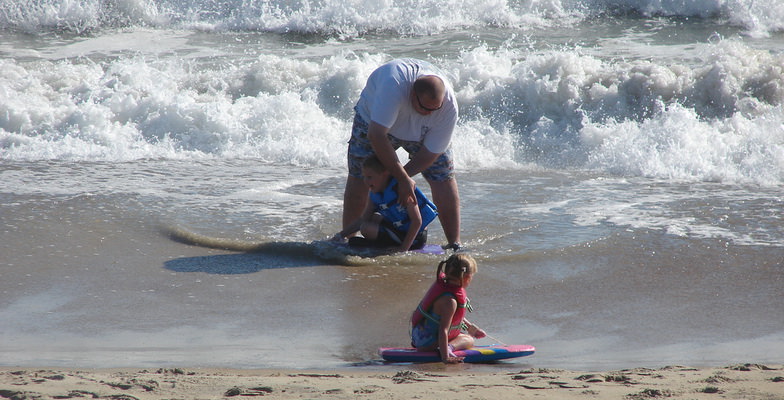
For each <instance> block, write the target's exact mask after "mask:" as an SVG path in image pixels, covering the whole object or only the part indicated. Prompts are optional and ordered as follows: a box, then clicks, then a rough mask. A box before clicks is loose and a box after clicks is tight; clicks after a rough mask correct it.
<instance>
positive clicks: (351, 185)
mask: <svg viewBox="0 0 784 400" xmlns="http://www.w3.org/2000/svg"><path fill="white" fill-rule="evenodd" d="M368 190H370V189H368V187H367V185H365V182H364V181H363V180H362V179H360V178H354V177H353V176H349V177H348V178H346V189H345V191H344V192H343V229H345V228H346V227H348V226H349V225H351V223H352V222H354V221H356V220H357V219H358V218H359V217H361V216H362V212H363V211H364V210H365V205H366V204H367V201H368Z"/></svg>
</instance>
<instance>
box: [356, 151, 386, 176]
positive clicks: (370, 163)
mask: <svg viewBox="0 0 784 400" xmlns="http://www.w3.org/2000/svg"><path fill="white" fill-rule="evenodd" d="M362 167H363V168H369V169H371V170H373V171H376V172H379V173H382V172H384V171H386V170H387V169H386V167H384V164H382V163H381V160H379V159H378V156H376V155H375V154H372V155H370V156H369V157H368V158H366V159H365V161H363V162H362Z"/></svg>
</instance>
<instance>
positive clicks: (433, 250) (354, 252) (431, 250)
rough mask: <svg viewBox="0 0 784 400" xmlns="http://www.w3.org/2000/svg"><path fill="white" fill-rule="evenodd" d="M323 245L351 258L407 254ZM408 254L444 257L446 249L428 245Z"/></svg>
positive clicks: (386, 250)
mask: <svg viewBox="0 0 784 400" xmlns="http://www.w3.org/2000/svg"><path fill="white" fill-rule="evenodd" d="M321 243H326V244H328V245H329V246H332V247H334V248H335V249H336V250H337V251H339V252H340V253H342V254H345V255H350V256H359V257H378V256H383V255H390V254H405V253H401V252H396V251H394V250H393V249H392V248H386V247H365V246H349V245H348V243H335V242H330V241H324V242H321ZM408 253H419V254H434V255H443V254H444V249H442V248H441V246H439V245H437V244H426V245H425V246H424V247H422V248H421V249H417V250H409V251H408Z"/></svg>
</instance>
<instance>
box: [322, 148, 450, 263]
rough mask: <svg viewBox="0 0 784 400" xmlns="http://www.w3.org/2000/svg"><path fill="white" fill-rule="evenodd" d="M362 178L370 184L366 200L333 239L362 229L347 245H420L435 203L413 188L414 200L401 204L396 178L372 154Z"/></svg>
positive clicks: (399, 247) (412, 247) (400, 248)
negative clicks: (413, 201)
mask: <svg viewBox="0 0 784 400" xmlns="http://www.w3.org/2000/svg"><path fill="white" fill-rule="evenodd" d="M362 179H363V180H364V182H365V184H366V185H367V186H368V187H369V188H370V196H369V201H368V202H367V206H365V210H364V211H363V212H362V215H361V216H360V217H359V218H358V219H357V220H356V221H354V222H352V223H351V224H349V225H348V226H347V227H346V228H345V229H343V230H342V231H340V232H338V233H337V234H335V236H334V237H333V240H336V241H342V240H343V239H345V238H346V237H348V236H351V235H353V234H355V233H356V232H361V233H362V236H364V237H352V238H351V239H349V245H352V246H373V247H396V249H395V250H396V251H408V250H416V249H421V248H422V247H424V246H425V243H426V242H427V230H426V228H427V225H428V224H430V223H431V222H433V220H434V219H435V217H436V216H437V215H438V211H436V206H435V205H434V204H433V203H432V202H431V201H430V200H428V199H427V197H425V195H424V193H422V191H421V190H419V188H416V189H415V194H416V200H417V204H411V205H409V206H408V207H404V206H402V205H400V203H399V202H398V197H397V180H396V179H395V178H393V177H392V176H391V175H390V173H389V171H388V170H387V169H386V168H384V165H383V164H382V163H381V161H380V160H379V159H378V157H376V156H375V155H372V156H370V157H368V158H367V159H365V161H364V162H363V164H362Z"/></svg>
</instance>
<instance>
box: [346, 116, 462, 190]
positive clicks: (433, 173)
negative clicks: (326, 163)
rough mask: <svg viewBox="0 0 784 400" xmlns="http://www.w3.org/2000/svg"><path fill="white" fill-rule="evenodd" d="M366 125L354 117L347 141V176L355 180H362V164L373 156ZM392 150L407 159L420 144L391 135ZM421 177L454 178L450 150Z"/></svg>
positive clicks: (358, 117)
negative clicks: (405, 154)
mask: <svg viewBox="0 0 784 400" xmlns="http://www.w3.org/2000/svg"><path fill="white" fill-rule="evenodd" d="M367 133H368V123H367V122H365V120H364V119H362V117H360V116H359V113H357V114H355V115H354V125H353V126H352V127H351V139H349V141H348V174H349V176H353V177H355V178H360V179H361V178H362V163H363V162H364V161H365V159H366V158H368V157H369V156H371V155H372V154H373V147H372V146H371V145H370V140H369V139H368V137H367ZM387 137H388V138H389V142H390V143H392V147H393V148H394V149H399V148H401V147H402V148H403V149H404V150H405V151H406V152H407V153H408V157H409V159H411V157H413V155H414V154H416V152H417V151H419V149H420V148H421V147H422V143H420V142H413V141H408V140H400V139H398V138H396V137H394V136H392V135H387ZM422 176H424V177H425V179H427V180H428V181H435V182H446V181H448V180H450V179H452V178H453V177H454V176H455V166H454V163H453V162H452V150H451V149H447V150H446V151H445V152H444V153H442V154H441V155H439V156H438V158H436V160H435V161H434V162H433V164H431V165H430V167H428V168H427V169H426V170H424V171H422Z"/></svg>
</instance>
